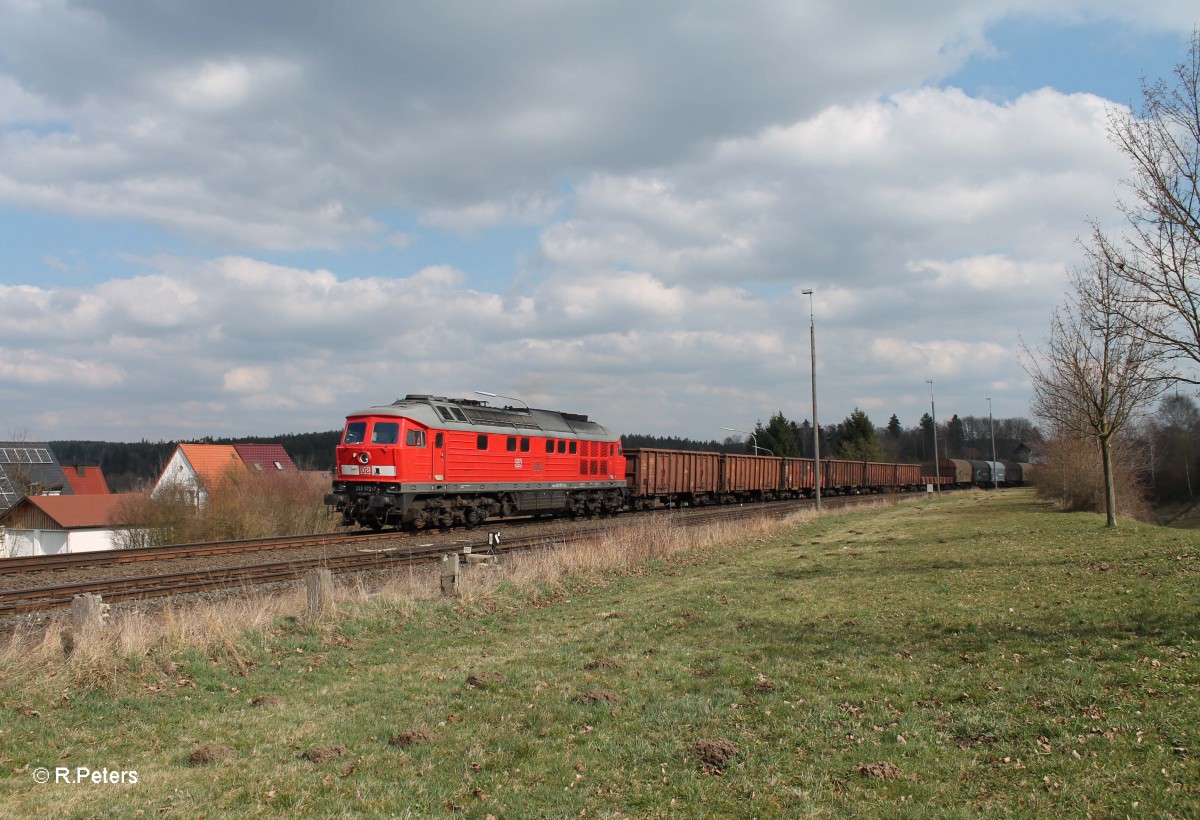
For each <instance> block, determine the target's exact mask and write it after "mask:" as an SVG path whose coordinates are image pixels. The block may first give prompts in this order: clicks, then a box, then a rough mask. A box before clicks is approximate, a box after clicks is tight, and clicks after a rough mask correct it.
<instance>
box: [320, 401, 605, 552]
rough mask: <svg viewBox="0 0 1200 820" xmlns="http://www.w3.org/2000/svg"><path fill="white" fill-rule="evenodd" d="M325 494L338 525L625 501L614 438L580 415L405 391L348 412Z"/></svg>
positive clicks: (435, 521) (420, 522)
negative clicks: (389, 401) (406, 393)
mask: <svg viewBox="0 0 1200 820" xmlns="http://www.w3.org/2000/svg"><path fill="white" fill-rule="evenodd" d="M335 469H336V472H337V475H336V478H335V479H334V482H333V488H332V489H333V492H331V493H330V494H328V495H326V496H325V503H326V504H328V505H329V506H332V507H334V508H335V509H337V510H338V511H340V512H341V513H342V519H343V523H344V524H347V525H351V524H357V525H359V526H363V527H370V528H372V529H376V530H378V529H382V528H383V527H384V526H394V527H403V528H407V529H423V528H426V527H452V526H458V525H466V526H468V527H471V526H476V525H478V524H480V523H482V522H483V521H484V520H485V519H487V518H489V517H491V516H505V517H507V516H512V515H563V514H570V515H596V514H608V513H616V512H618V511H620V510H621V509H622V508H623V507H624V506H625V505H626V483H625V457H624V455H623V454H622V452H621V441H620V437H619V436H618V435H617V434H615V433H613V432H612V431H611V430H608V429H607V428H605V427H603V426H601V425H599V424H597V423H595V422H593V421H589V420H588V417H587V416H583V415H578V414H575V413H561V412H558V411H554V410H539V409H537V408H531V407H503V408H498V407H489V406H488V405H487V403H486V402H482V401H475V400H472V399H448V398H443V397H441V396H427V395H409V396H406V397H404V398H403V399H400V400H398V401H396V402H395V403H393V404H389V405H385V406H381V407H371V408H368V409H366V410H360V411H358V412H356V413H351V414H350V415H349V416H347V417H346V427H345V429H344V431H343V433H342V440H341V443H340V444H339V445H338V447H337V455H336V465H335Z"/></svg>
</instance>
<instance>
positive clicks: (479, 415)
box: [347, 395, 617, 441]
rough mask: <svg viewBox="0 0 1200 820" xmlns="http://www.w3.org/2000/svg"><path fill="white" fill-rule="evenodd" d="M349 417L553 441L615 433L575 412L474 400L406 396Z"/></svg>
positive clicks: (603, 437)
mask: <svg viewBox="0 0 1200 820" xmlns="http://www.w3.org/2000/svg"><path fill="white" fill-rule="evenodd" d="M353 416H403V417H404V418H410V419H412V420H413V421H416V422H419V423H420V424H423V425H425V426H426V427H434V428H438V429H442V430H471V431H475V432H488V433H512V432H528V433H535V434H536V433H542V434H546V435H552V436H554V437H556V438H578V439H596V440H600V441H612V440H614V439H616V438H617V435H616V433H614V432H612V431H611V430H609V429H608V428H607V427H605V426H603V425H601V424H597V423H596V422H594V421H590V420H589V419H588V417H587V416H584V415H580V414H578V413H563V412H560V411H558V410H541V409H539V408H536V407H532V408H530V407H489V406H488V404H487V402H483V401H476V400H475V399H448V398H445V397H444V396H426V395H408V396H405V397H404V398H402V399H397V400H396V401H394V402H392V403H391V404H386V405H379V406H376V407H369V408H367V409H366V410H358V411H356V412H354V413H351V414H350V415H349V416H347V418H351V417H353Z"/></svg>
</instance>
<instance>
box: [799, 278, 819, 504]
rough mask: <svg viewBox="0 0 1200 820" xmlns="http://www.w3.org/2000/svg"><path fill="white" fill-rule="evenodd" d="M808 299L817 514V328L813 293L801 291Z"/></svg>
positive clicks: (814, 483) (809, 290) (814, 481)
mask: <svg viewBox="0 0 1200 820" xmlns="http://www.w3.org/2000/svg"><path fill="white" fill-rule="evenodd" d="M800 292H801V293H802V294H804V295H805V296H807V297H808V350H809V355H810V356H811V357H812V362H811V364H812V406H813V486H814V487H815V489H816V499H817V512H820V511H821V425H820V424H819V423H818V422H817V326H816V323H815V322H814V321H813V292H812V289H811V288H809V289H807V290H802V291H800Z"/></svg>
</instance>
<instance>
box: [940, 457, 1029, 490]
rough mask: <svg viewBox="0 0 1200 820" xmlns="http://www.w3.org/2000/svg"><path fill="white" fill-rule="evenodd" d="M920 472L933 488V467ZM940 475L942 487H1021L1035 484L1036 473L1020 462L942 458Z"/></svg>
mask: <svg viewBox="0 0 1200 820" xmlns="http://www.w3.org/2000/svg"><path fill="white" fill-rule="evenodd" d="M921 470H922V472H923V474H924V476H925V479H926V480H927V482H928V483H930V484H932V483H933V480H934V468H933V465H932V464H925V465H923V466H922V467H921ZM937 473H938V474H939V475H940V477H941V484H942V486H943V487H991V486H996V485H998V486H1001V487H1022V486H1026V485H1028V484H1032V483H1033V473H1034V469H1033V466H1032V465H1031V464H1027V463H1025V462H1017V461H966V460H963V459H959V458H943V459H940V460H939V461H938V471H937ZM993 476H995V481H994V482H993V480H992V478H993Z"/></svg>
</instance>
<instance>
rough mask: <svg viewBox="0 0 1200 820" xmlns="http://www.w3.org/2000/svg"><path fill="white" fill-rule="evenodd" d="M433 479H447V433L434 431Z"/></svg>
mask: <svg viewBox="0 0 1200 820" xmlns="http://www.w3.org/2000/svg"><path fill="white" fill-rule="evenodd" d="M430 432H431V433H433V480H434V481H445V480H446V434H445V433H442V432H440V431H437V432H435V431H433V430H430Z"/></svg>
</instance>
